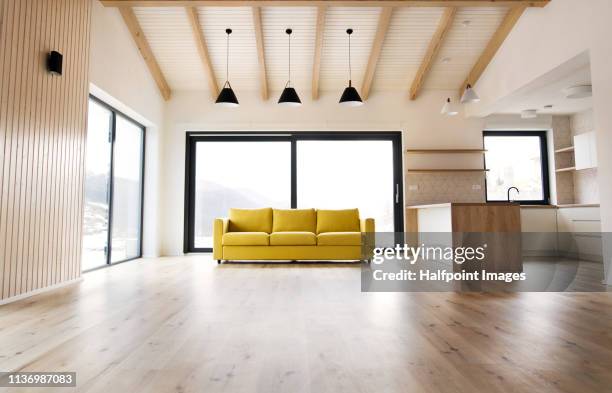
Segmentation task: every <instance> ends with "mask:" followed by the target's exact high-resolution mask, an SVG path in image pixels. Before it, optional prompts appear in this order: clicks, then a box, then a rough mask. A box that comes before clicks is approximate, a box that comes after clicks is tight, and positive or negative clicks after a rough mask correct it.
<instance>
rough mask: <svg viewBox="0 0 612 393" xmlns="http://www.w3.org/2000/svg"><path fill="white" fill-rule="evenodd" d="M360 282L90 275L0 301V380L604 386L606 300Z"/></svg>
mask: <svg viewBox="0 0 612 393" xmlns="http://www.w3.org/2000/svg"><path fill="white" fill-rule="evenodd" d="M360 272H361V270H360V268H359V266H358V265H347V264H345V265H333V264H332V265H317V264H312V265H286V264H283V265H270V264H247V265H238V264H227V265H221V266H218V265H217V264H216V263H214V262H213V261H211V260H210V257H209V256H197V255H196V256H189V257H179V258H159V259H143V260H138V261H133V262H128V263H125V264H121V265H117V266H114V267H112V268H108V269H102V270H98V271H94V272H91V273H87V274H85V275H84V280H83V281H82V282H80V283H78V284H75V285H72V286H70V287H66V288H62V289H59V290H57V291H53V292H50V293H46V294H41V295H37V296H34V297H32V298H29V299H24V300H22V301H18V302H15V303H11V304H8V305H5V306H0V342H1V343H2V345H0V370H3V371H4V370H6V371H16V370H23V371H76V372H77V383H78V386H77V388H76V389H66V388H58V389H55V390H54V389H51V388H47V389H32V388H30V390H29V391H44V392H48V391H57V392H67V391H71V392H72V391H78V392H92V393H93V392H96V393H97V392H105V393H106V392H153V393H157V392H181V393H187V392H206V393H208V392H232V393H233V392H265V393H273V392H312V393H326V392H330V393H332V392H333V393H337V392H351V393H352V392H375V393H381V392H424V393H432V392H436V393H437V392H444V393H445V392H449V393H450V392H453V393H478V392H483V393H485V392H486V393H497V392H499V393H508V392H513V393H517V392H530V393H531V392H565V393H567V392H577V393H589V392H594V393H595V392H596V393H600V392H607V391H611V389H612V294H610V293H605V292H601V293H580V292H577V293H515V294H480V293H464V294H459V293H361V292H360ZM12 391H15V392H19V391H24V392H25V391H28V390H27V389H23V390H12Z"/></svg>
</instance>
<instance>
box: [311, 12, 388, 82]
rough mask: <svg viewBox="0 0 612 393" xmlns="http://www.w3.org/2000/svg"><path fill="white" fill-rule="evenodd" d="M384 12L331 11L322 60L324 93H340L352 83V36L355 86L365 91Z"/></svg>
mask: <svg viewBox="0 0 612 393" xmlns="http://www.w3.org/2000/svg"><path fill="white" fill-rule="evenodd" d="M379 14H380V8H366V7H355V8H352V7H330V8H329V9H328V10H327V14H326V15H325V33H324V34H323V51H322V57H321V82H320V83H321V84H320V86H321V90H339V89H342V88H343V87H345V86H346V84H347V82H348V68H349V64H348V35H347V34H346V29H348V28H352V29H353V30H354V32H353V35H352V36H351V62H352V69H353V85H354V86H355V87H357V88H361V84H362V83H363V75H364V73H365V69H366V66H367V64H368V58H369V57H370V50H371V49H372V43H373V42H374V36H375V35H376V27H377V25H378V16H379Z"/></svg>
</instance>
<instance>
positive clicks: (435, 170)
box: [407, 168, 489, 174]
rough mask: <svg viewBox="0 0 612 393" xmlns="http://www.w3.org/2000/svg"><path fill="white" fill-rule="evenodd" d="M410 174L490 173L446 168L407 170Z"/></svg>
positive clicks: (482, 170)
mask: <svg viewBox="0 0 612 393" xmlns="http://www.w3.org/2000/svg"><path fill="white" fill-rule="evenodd" d="M407 171H408V173H409V174H410V173H446V172H465V173H469V172H472V173H475V172H481V173H484V172H488V171H489V170H488V169H456V168H453V169H444V168H440V169H408V170H407Z"/></svg>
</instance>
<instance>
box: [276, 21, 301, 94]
mask: <svg viewBox="0 0 612 393" xmlns="http://www.w3.org/2000/svg"><path fill="white" fill-rule="evenodd" d="M292 32H293V30H291V29H287V30H285V33H287V37H288V38H289V75H288V78H287V84H286V85H285V88H284V89H283V92H282V93H281V96H280V98H279V99H278V104H279V105H284V106H302V101H301V100H300V97H299V96H298V93H297V91H295V89H294V88H293V87H291V33H292Z"/></svg>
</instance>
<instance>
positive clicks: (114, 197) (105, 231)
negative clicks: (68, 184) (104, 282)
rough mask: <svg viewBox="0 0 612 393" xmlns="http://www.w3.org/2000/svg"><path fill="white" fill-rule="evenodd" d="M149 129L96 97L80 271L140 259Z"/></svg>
mask: <svg viewBox="0 0 612 393" xmlns="http://www.w3.org/2000/svg"><path fill="white" fill-rule="evenodd" d="M144 137H145V131H144V127H143V126H141V125H140V124H138V123H136V122H135V121H133V120H131V119H130V118H128V117H126V116H125V115H122V114H121V113H119V112H118V111H116V110H115V109H113V108H111V107H110V106H108V105H106V104H104V103H103V102H101V101H99V100H97V99H95V98H93V97H91V98H90V100H89V119H88V131H87V151H86V174H85V215H84V219H83V254H82V262H81V269H82V270H90V269H93V268H96V267H100V266H104V265H108V264H111V263H116V262H122V261H125V260H129V259H133V258H137V257H140V256H141V254H142V253H141V239H142V228H141V221H142V185H143V168H144V166H143V164H144Z"/></svg>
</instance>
